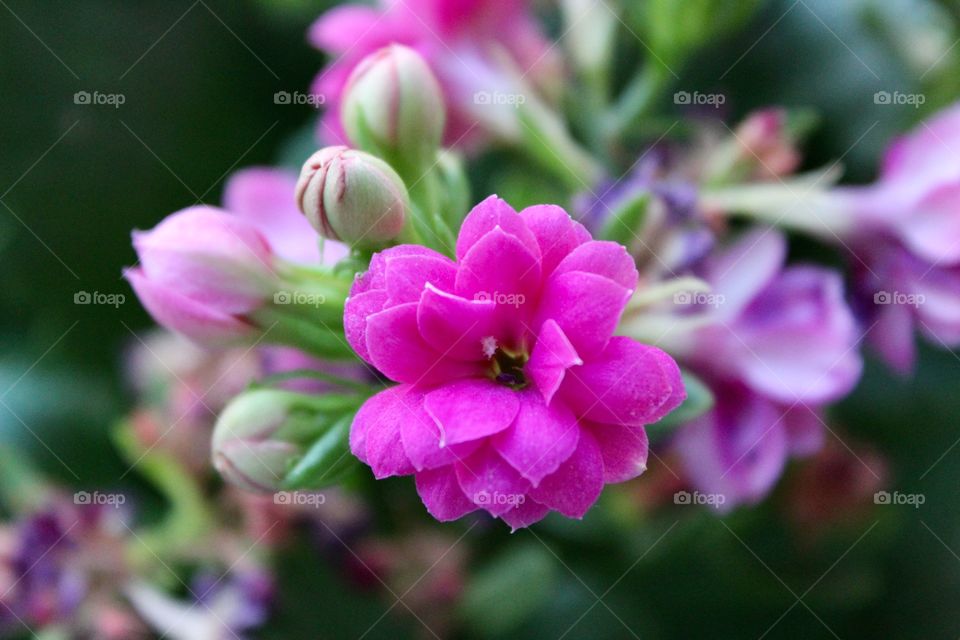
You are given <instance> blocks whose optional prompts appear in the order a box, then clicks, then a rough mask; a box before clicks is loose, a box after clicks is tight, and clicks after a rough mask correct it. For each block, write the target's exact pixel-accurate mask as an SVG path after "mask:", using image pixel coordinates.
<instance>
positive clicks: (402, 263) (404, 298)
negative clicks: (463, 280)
mask: <svg viewBox="0 0 960 640" xmlns="http://www.w3.org/2000/svg"><path fill="white" fill-rule="evenodd" d="M456 275H457V267H456V265H455V264H454V263H453V261H452V260H450V259H449V258H447V257H435V256H391V257H388V258H387V259H386V270H385V279H386V289H387V295H389V296H390V298H389V302H388V304H389V305H391V306H392V305H394V304H400V303H403V302H419V301H420V295H421V294H422V293H423V290H424V287H425V286H426V285H427V283H430V284H432V285H433V286H434V287H436V288H438V289H441V290H443V291H452V290H453V281H454V278H456Z"/></svg>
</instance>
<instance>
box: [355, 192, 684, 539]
mask: <svg viewBox="0 0 960 640" xmlns="http://www.w3.org/2000/svg"><path fill="white" fill-rule="evenodd" d="M456 257H457V259H456V261H454V260H451V259H449V258H447V257H445V256H442V255H440V254H438V253H436V252H433V251H431V250H429V249H426V248H424V247H419V246H414V245H401V246H398V247H394V248H392V249H387V250H386V251H383V252H380V253H378V254H376V255H375V256H374V257H373V260H372V261H371V263H370V270H369V271H368V272H367V273H366V274H364V275H363V276H362V277H361V278H359V279H358V280H357V282H356V283H355V284H354V287H353V289H352V291H351V295H350V298H349V299H348V301H347V305H346V313H345V317H344V324H345V328H346V333H347V339H348V340H349V341H350V344H351V345H352V346H353V348H354V349H355V350H356V351H357V353H358V354H359V355H360V356H361V357H362V358H363V359H364V360H366V361H367V362H369V363H371V364H372V365H374V366H375V367H377V369H379V370H380V371H381V372H383V374H385V375H386V376H387V377H388V378H390V379H391V380H394V381H396V382H398V383H400V384H398V385H397V386H395V387H392V388H390V389H388V390H386V391H383V392H381V393H379V394H378V395H376V396H374V397H373V398H371V399H370V400H368V401H367V402H366V404H364V406H363V407H362V408H361V409H360V411H359V412H358V413H357V416H356V419H355V420H354V423H353V428H352V431H351V438H350V440H351V441H350V446H351V450H352V451H353V453H354V454H355V455H356V456H357V457H358V458H360V459H361V460H363V461H364V462H365V463H367V464H368V465H370V467H371V468H372V469H373V472H374V475H375V476H376V477H377V478H385V477H388V476H394V475H410V474H413V475H415V476H416V484H417V490H418V492H419V493H420V497H421V498H422V499H423V501H424V504H425V505H426V506H427V510H428V511H429V512H430V513H431V514H432V515H433V516H434V517H436V518H437V519H438V520H454V519H457V518H459V517H461V516H463V515H465V514H467V513H470V512H472V511H474V510H476V509H478V508H482V509H484V510H486V511H487V512H489V513H490V514H491V515H493V516H496V517H500V518H502V519H503V520H505V521H506V522H507V523H508V524H510V525H511V526H512V527H513V528H514V529H516V528H520V527H525V526H528V525H530V524H532V523H534V522H536V521H538V520H540V519H541V518H543V517H544V516H545V515H546V514H547V513H548V512H549V511H551V510H554V511H558V512H560V513H562V514H564V515H566V516H568V517H572V518H580V517H582V516H583V515H584V514H585V513H586V512H587V510H588V509H589V508H590V507H591V506H592V505H593V503H594V502H595V501H596V499H597V497H598V496H599V495H600V492H601V490H602V489H603V485H604V483H607V482H620V481H623V480H627V479H629V478H632V477H635V476H637V475H639V474H640V473H641V472H642V471H643V470H644V469H645V463H646V455H647V438H646V434H645V432H644V430H643V425H646V424H649V423H651V422H655V421H657V420H659V419H660V418H661V417H663V416H664V415H666V414H667V413H669V412H670V411H671V410H672V409H674V408H675V407H677V406H678V405H679V404H680V402H681V401H682V400H683V398H684V397H685V395H686V394H685V391H684V389H683V384H682V381H681V378H680V372H679V369H678V368H677V365H676V363H675V362H674V361H673V360H672V359H671V358H670V357H669V356H667V355H666V354H665V353H664V352H662V351H660V350H659V349H656V348H654V347H650V346H646V345H643V344H640V343H639V342H636V341H634V340H632V339H629V338H623V337H612V334H613V331H614V329H615V328H616V326H617V323H618V321H619V319H620V315H621V313H622V312H623V310H624V307H625V305H626V303H627V300H628V299H629V298H630V296H631V294H632V293H633V290H634V289H635V288H636V286H637V282H638V275H637V270H636V267H635V266H634V264H633V260H632V259H631V258H630V256H629V255H627V253H626V251H625V250H624V248H623V247H622V246H620V245H618V244H616V243H613V242H598V241H593V240H591V239H590V235H589V233H588V232H587V231H586V230H585V229H584V228H583V227H582V226H581V225H580V224H578V223H576V222H574V221H572V220H571V219H570V218H569V216H568V215H567V214H566V212H565V211H563V209H561V208H559V207H556V206H552V205H540V206H534V207H530V208H527V209H525V210H523V211H522V212H521V213H520V214H517V213H516V212H515V211H514V210H513V209H512V208H511V207H510V206H509V205H508V204H507V203H506V202H504V201H503V200H500V199H499V198H497V197H495V196H491V197H489V198H487V199H486V200H484V201H483V202H481V203H480V204H479V205H477V206H476V207H475V208H474V209H473V211H471V212H470V214H469V215H468V216H467V218H466V220H465V221H464V223H463V226H462V228H461V230H460V234H459V238H458V239H457V245H456Z"/></svg>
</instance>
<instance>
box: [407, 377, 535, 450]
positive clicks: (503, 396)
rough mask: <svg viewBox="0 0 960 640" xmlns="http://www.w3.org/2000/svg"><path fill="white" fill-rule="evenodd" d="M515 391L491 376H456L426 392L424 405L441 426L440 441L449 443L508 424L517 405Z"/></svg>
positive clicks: (474, 438) (492, 431)
mask: <svg viewBox="0 0 960 640" xmlns="http://www.w3.org/2000/svg"><path fill="white" fill-rule="evenodd" d="M517 395H518V394H517V392H516V391H514V390H512V389H510V388H509V387H506V386H503V385H499V384H496V383H494V382H491V381H490V380H486V379H469V380H458V381H456V382H451V383H449V384H445V385H443V386H442V387H439V388H438V389H435V390H433V391H431V392H429V393H428V394H427V397H426V401H425V403H424V406H425V407H426V410H427V413H429V414H430V415H431V416H433V419H434V420H435V421H436V423H437V424H438V425H439V426H440V430H441V442H442V443H443V445H444V446H449V445H454V444H459V443H461V442H469V441H471V440H477V439H478V438H484V437H486V436H490V435H493V434H494V433H498V432H500V431H503V430H504V429H506V428H507V427H509V426H510V425H511V424H512V423H513V420H514V418H516V417H517V411H519V409H520V400H519V399H518V397H517Z"/></svg>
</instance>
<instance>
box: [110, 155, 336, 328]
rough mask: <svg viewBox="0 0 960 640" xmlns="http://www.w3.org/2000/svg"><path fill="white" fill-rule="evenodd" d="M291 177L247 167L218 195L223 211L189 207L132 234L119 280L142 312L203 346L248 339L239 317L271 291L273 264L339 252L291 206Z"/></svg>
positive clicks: (245, 320) (329, 257)
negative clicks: (132, 262)
mask: <svg viewBox="0 0 960 640" xmlns="http://www.w3.org/2000/svg"><path fill="white" fill-rule="evenodd" d="M295 187H296V176H295V175H293V174H287V173H285V172H282V171H276V170H272V169H247V170H244V171H240V172H238V173H236V174H235V175H234V176H232V177H231V179H230V180H229V182H228V183H227V186H226V189H225V193H224V204H225V206H226V207H227V209H229V211H227V210H224V209H219V208H216V207H209V206H194V207H188V208H186V209H183V210H182V211H178V212H177V213H174V214H171V215H170V216H168V217H167V218H165V219H164V220H163V221H161V222H160V224H158V225H157V226H156V227H155V228H153V229H152V230H150V231H135V232H134V234H133V245H134V248H135V249H136V251H137V257H138V258H139V265H138V266H135V267H132V268H130V269H127V270H126V271H125V272H124V276H125V277H126V278H127V280H129V281H130V284H131V285H132V286H133V289H134V291H136V293H137V296H138V297H139V298H140V301H141V302H142V303H143V306H144V307H146V309H147V311H149V312H150V315H152V316H153V318H154V319H155V320H156V321H157V322H158V323H159V324H161V325H163V326H164V327H167V328H168V329H171V330H173V331H176V332H178V333H180V334H183V335H185V336H187V337H188V338H191V339H192V340H194V341H196V342H198V343H201V344H206V345H225V344H231V343H234V342H237V341H242V340H244V339H245V338H248V337H249V336H252V335H255V334H256V333H257V331H258V330H257V329H256V328H255V327H254V326H253V325H252V324H251V323H250V322H249V320H248V318H247V316H248V314H250V313H252V312H253V311H255V310H257V309H258V308H260V306H262V305H263V304H264V302H265V301H266V300H267V299H268V298H269V297H270V296H272V295H273V293H274V291H275V289H276V282H277V280H276V270H275V268H276V264H277V260H280V259H288V260H291V261H297V262H303V263H306V264H310V263H313V264H318V263H320V262H321V261H327V262H333V261H335V260H338V259H339V258H341V257H343V256H344V255H346V253H347V249H346V247H345V246H344V245H342V244H340V243H338V242H326V243H325V244H324V252H323V256H322V257H321V253H320V249H319V244H318V238H317V235H316V233H315V232H314V231H313V229H312V228H311V227H310V224H309V223H308V222H307V221H306V219H304V217H303V215H302V214H301V213H300V211H299V210H298V209H297V206H296V202H295V200H294V189H295Z"/></svg>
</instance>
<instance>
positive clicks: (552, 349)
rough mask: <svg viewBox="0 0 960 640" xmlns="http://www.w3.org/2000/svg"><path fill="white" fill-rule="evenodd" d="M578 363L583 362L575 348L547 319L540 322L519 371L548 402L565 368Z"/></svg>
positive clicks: (553, 322) (548, 402) (554, 322)
mask: <svg viewBox="0 0 960 640" xmlns="http://www.w3.org/2000/svg"><path fill="white" fill-rule="evenodd" d="M580 364H583V360H581V359H580V356H578V355H577V350H576V349H574V348H573V345H572V344H570V340H568V339H567V336H566V335H564V333H563V329H561V328H560V325H558V324H557V323H556V321H555V320H552V319H551V320H547V321H546V322H544V323H543V327H541V329H540V335H538V336H537V343H536V344H535V345H534V347H533V352H532V353H531V354H530V360H529V361H528V362H527V365H526V366H525V367H524V368H523V371H524V373H525V374H526V375H527V376H529V377H530V379H531V380H533V383H534V384H535V385H536V386H537V389H539V390H540V393H541V394H543V398H544V400H546V403H547V404H550V401H551V400H553V394H555V393H556V392H557V389H559V388H560V383H561V382H563V377H564V375H565V374H566V371H567V369H569V368H570V367H572V366H574V365H580Z"/></svg>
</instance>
